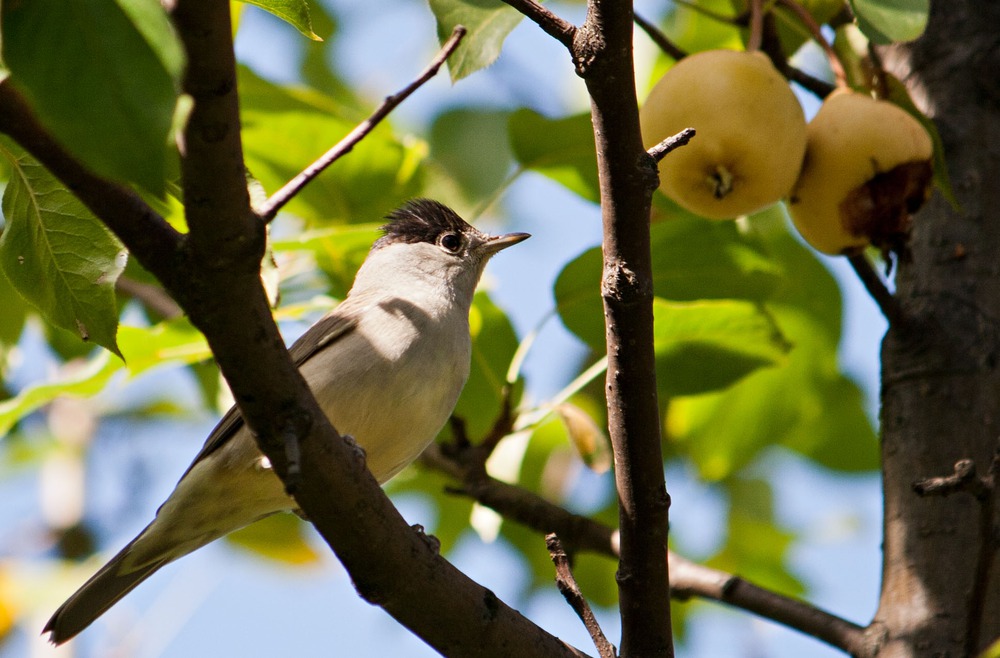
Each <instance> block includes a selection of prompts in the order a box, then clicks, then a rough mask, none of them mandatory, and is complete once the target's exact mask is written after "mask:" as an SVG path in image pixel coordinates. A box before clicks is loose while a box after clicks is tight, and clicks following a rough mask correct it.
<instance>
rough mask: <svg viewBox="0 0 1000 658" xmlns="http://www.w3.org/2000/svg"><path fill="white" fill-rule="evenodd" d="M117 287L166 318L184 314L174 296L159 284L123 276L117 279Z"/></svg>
mask: <svg viewBox="0 0 1000 658" xmlns="http://www.w3.org/2000/svg"><path fill="white" fill-rule="evenodd" d="M115 288H117V289H118V292H121V293H124V294H126V295H128V296H129V297H131V298H133V299H136V300H138V301H139V302H141V303H142V305H143V306H145V307H146V309H147V310H149V311H152V312H153V313H156V314H157V315H159V316H160V317H162V318H163V319H164V320H172V319H174V318H178V317H180V316H182V315H184V310H183V309H182V308H181V307H180V306H179V305H178V304H177V302H175V301H174V298H173V297H171V296H170V294H169V293H168V292H167V291H166V290H164V289H163V288H161V287H159V286H154V285H152V284H149V283H143V282H142V281H136V280H135V279H131V278H129V277H125V276H121V277H118V280H117V281H115Z"/></svg>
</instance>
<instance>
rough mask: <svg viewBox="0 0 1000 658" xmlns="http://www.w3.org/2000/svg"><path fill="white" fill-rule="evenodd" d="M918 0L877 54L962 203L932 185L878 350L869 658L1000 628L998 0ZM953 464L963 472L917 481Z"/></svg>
mask: <svg viewBox="0 0 1000 658" xmlns="http://www.w3.org/2000/svg"><path fill="white" fill-rule="evenodd" d="M931 4H932V7H931V18H930V23H929V26H928V29H927V32H926V33H925V34H924V35H923V36H922V37H921V38H920V39H918V40H917V41H915V42H913V43H911V44H905V45H903V46H900V47H897V48H895V49H893V50H891V51H889V52H887V53H885V57H886V63H887V65H888V67H889V69H890V70H891V71H892V72H894V73H895V74H896V75H897V76H899V77H900V78H901V79H904V81H905V82H906V84H907V86H908V87H909V89H910V93H911V95H912V96H913V98H914V100H915V101H916V102H917V104H918V105H919V106H920V107H921V109H923V110H924V111H925V112H926V113H927V114H928V115H929V116H931V117H932V118H933V119H934V121H935V123H936V124H937V127H938V130H939V131H940V134H941V137H942V140H943V143H944V150H945V155H946V158H947V163H948V171H949V173H950V175H951V180H952V185H953V189H954V192H955V195H956V197H957V199H958V203H959V204H960V207H959V208H957V209H956V208H953V207H952V206H951V205H950V204H949V203H948V201H947V200H945V199H944V198H943V196H942V195H941V194H940V193H937V192H936V193H935V195H934V197H933V198H932V199H931V201H930V202H929V203H928V204H927V206H926V207H925V209H924V210H922V211H921V212H920V213H919V214H918V216H917V217H916V220H915V225H914V229H913V235H912V239H911V244H910V257H909V258H908V259H907V258H904V259H902V261H903V262H901V263H900V265H899V270H898V273H897V277H896V280H897V297H898V299H899V303H900V306H901V308H902V312H903V319H902V321H901V322H898V323H896V326H894V327H892V328H891V329H890V330H889V333H888V334H887V335H886V338H885V340H884V343H883V351H882V459H883V469H884V480H885V521H884V524H885V527H884V533H885V535H884V557H883V559H884V569H883V583H882V593H881V601H880V605H879V609H878V612H877V614H876V616H875V620H874V622H873V627H872V630H873V631H876V635H881V637H882V638H883V642H882V647H883V648H882V651H881V653H879V656H880V657H881V656H912V657H916V656H921V657H925V656H952V657H955V656H974V655H976V654H977V652H978V651H980V650H982V649H983V648H984V646H986V645H988V643H989V641H991V640H993V639H995V638H996V637H997V636H998V635H1000V573H998V567H1000V564H998V563H997V562H998V561H997V560H996V559H995V558H996V557H997V546H998V539H997V534H998V531H997V528H998V525H997V513H996V510H997V507H998V505H997V499H998V495H997V487H994V486H992V481H993V480H994V479H997V478H991V477H989V476H988V474H989V473H990V469H991V464H994V466H993V468H994V469H995V468H996V466H995V462H994V459H995V454H996V451H997V448H998V436H1000V369H998V362H1000V221H998V217H997V213H998V209H1000V3H998V2H996V0H953V1H951V2H944V1H942V0H936V1H934V2H932V3H931ZM960 460H971V461H972V463H973V464H974V466H975V468H976V477H971V478H970V477H964V478H963V477H953V478H951V479H946V480H938V481H937V483H936V484H937V485H939V486H937V487H933V486H932V487H931V489H932V491H929V492H927V491H925V492H924V493H923V494H920V493H918V492H917V491H916V490H915V488H914V483H915V482H917V481H920V480H924V479H926V478H944V477H946V476H952V475H956V474H957V470H956V463H957V462H959V461H960ZM959 470H960V469H959ZM984 476H986V477H984ZM934 489H936V491H934Z"/></svg>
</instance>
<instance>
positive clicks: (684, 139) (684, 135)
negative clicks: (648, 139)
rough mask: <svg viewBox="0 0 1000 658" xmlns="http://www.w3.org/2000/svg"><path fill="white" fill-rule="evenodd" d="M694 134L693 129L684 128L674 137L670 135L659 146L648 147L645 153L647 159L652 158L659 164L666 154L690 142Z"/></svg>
mask: <svg viewBox="0 0 1000 658" xmlns="http://www.w3.org/2000/svg"><path fill="white" fill-rule="evenodd" d="M695 134H696V133H695V130H694V128H685V129H684V130H682V131H680V132H679V133H677V134H676V135H671V136H670V137H667V138H666V139H664V140H663V141H662V142H660V143H659V144H657V145H655V146H652V147H650V148H649V150H648V151H647V153H649V157H651V158H653V159H654V160H656V161H657V162H660V161H661V160H663V158H665V157H666V155H667V154H668V153H670V152H671V151H675V150H677V149H679V148H680V147H682V146H684V145H685V144H687V143H688V142H690V141H691V138H692V137H694V136H695Z"/></svg>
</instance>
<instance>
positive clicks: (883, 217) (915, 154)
mask: <svg viewBox="0 0 1000 658" xmlns="http://www.w3.org/2000/svg"><path fill="white" fill-rule="evenodd" d="M808 134H809V145H808V148H807V150H806V158H805V162H804V163H803V165H802V174H801V175H800V176H799V180H798V181H797V182H796V183H795V187H794V189H793V190H792V192H791V194H790V196H789V199H788V211H789V214H791V216H792V221H793V223H794V224H795V227H796V228H797V229H798V231H799V233H801V234H802V237H803V238H805V240H806V242H808V243H809V244H811V245H812V246H813V247H815V248H816V249H818V250H819V251H822V252H824V253H827V254H850V253H855V252H857V251H860V250H861V249H864V248H865V247H866V246H868V245H869V244H874V245H876V246H878V247H881V248H891V247H894V246H898V243H899V242H900V240H901V239H902V238H904V237H905V235H906V233H907V232H908V230H909V223H910V214H911V213H913V212H916V211H917V209H919V208H920V206H921V205H923V202H924V201H925V200H926V199H927V195H928V192H929V190H930V183H931V174H932V168H931V155H932V154H933V151H934V147H933V144H932V142H931V138H930V135H928V134H927V131H926V130H924V127H923V126H921V125H920V122H919V121H917V120H916V119H915V118H913V117H912V116H910V115H909V114H907V112H906V111H905V110H903V109H901V108H899V107H897V106H896V105H893V104H892V103H889V102H887V101H877V100H875V99H873V98H871V97H870V96H866V95H864V94H859V93H857V92H853V91H850V90H846V89H845V90H838V91H836V92H834V93H833V94H831V95H830V96H829V97H828V98H827V99H826V101H825V102H824V103H823V105H822V106H821V107H820V109H819V112H817V113H816V116H815V117H814V118H813V120H812V121H811V122H810V123H809V129H808Z"/></svg>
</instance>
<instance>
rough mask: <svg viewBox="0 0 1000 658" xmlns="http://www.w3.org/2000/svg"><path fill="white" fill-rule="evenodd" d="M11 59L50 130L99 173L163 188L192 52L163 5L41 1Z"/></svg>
mask: <svg viewBox="0 0 1000 658" xmlns="http://www.w3.org/2000/svg"><path fill="white" fill-rule="evenodd" d="M3 36H4V41H3V55H4V60H5V62H6V64H7V66H8V67H9V68H10V70H11V71H12V74H13V79H14V80H15V81H16V83H17V85H18V86H19V87H20V88H21V89H22V90H23V91H24V92H25V94H26V96H27V97H28V100H29V101H30V102H31V104H32V106H33V107H34V109H35V111H36V112H37V113H38V116H39V118H40V119H41V121H42V123H43V124H44V125H45V126H46V127H47V128H48V129H49V130H51V131H52V133H53V134H54V135H55V136H56V138H57V139H58V140H59V141H60V142H61V143H62V144H64V145H65V146H66V147H67V148H68V149H69V150H70V151H71V152H72V153H74V154H75V155H76V156H77V157H78V158H80V159H81V160H82V161H83V162H85V163H87V164H88V165H89V166H90V167H91V168H93V169H94V170H95V171H96V172H97V173H99V174H102V175H104V176H108V177H111V178H115V179H118V180H125V181H133V182H137V183H139V184H141V185H142V186H144V187H146V188H147V189H149V190H151V191H153V192H161V191H162V190H163V185H164V179H165V176H166V171H167V158H168V144H169V139H168V136H169V132H170V128H171V124H172V119H173V115H174V106H175V103H176V100H177V89H178V88H179V82H180V75H181V71H182V70H183V67H184V58H183V48H182V47H181V45H180V42H179V40H178V38H177V37H176V35H175V34H174V31H173V28H172V27H171V23H170V21H169V20H168V19H167V16H166V12H165V11H164V9H163V7H162V6H161V4H160V3H159V2H158V1H157V0H32V1H31V2H21V3H9V4H5V5H4V11H3Z"/></svg>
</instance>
